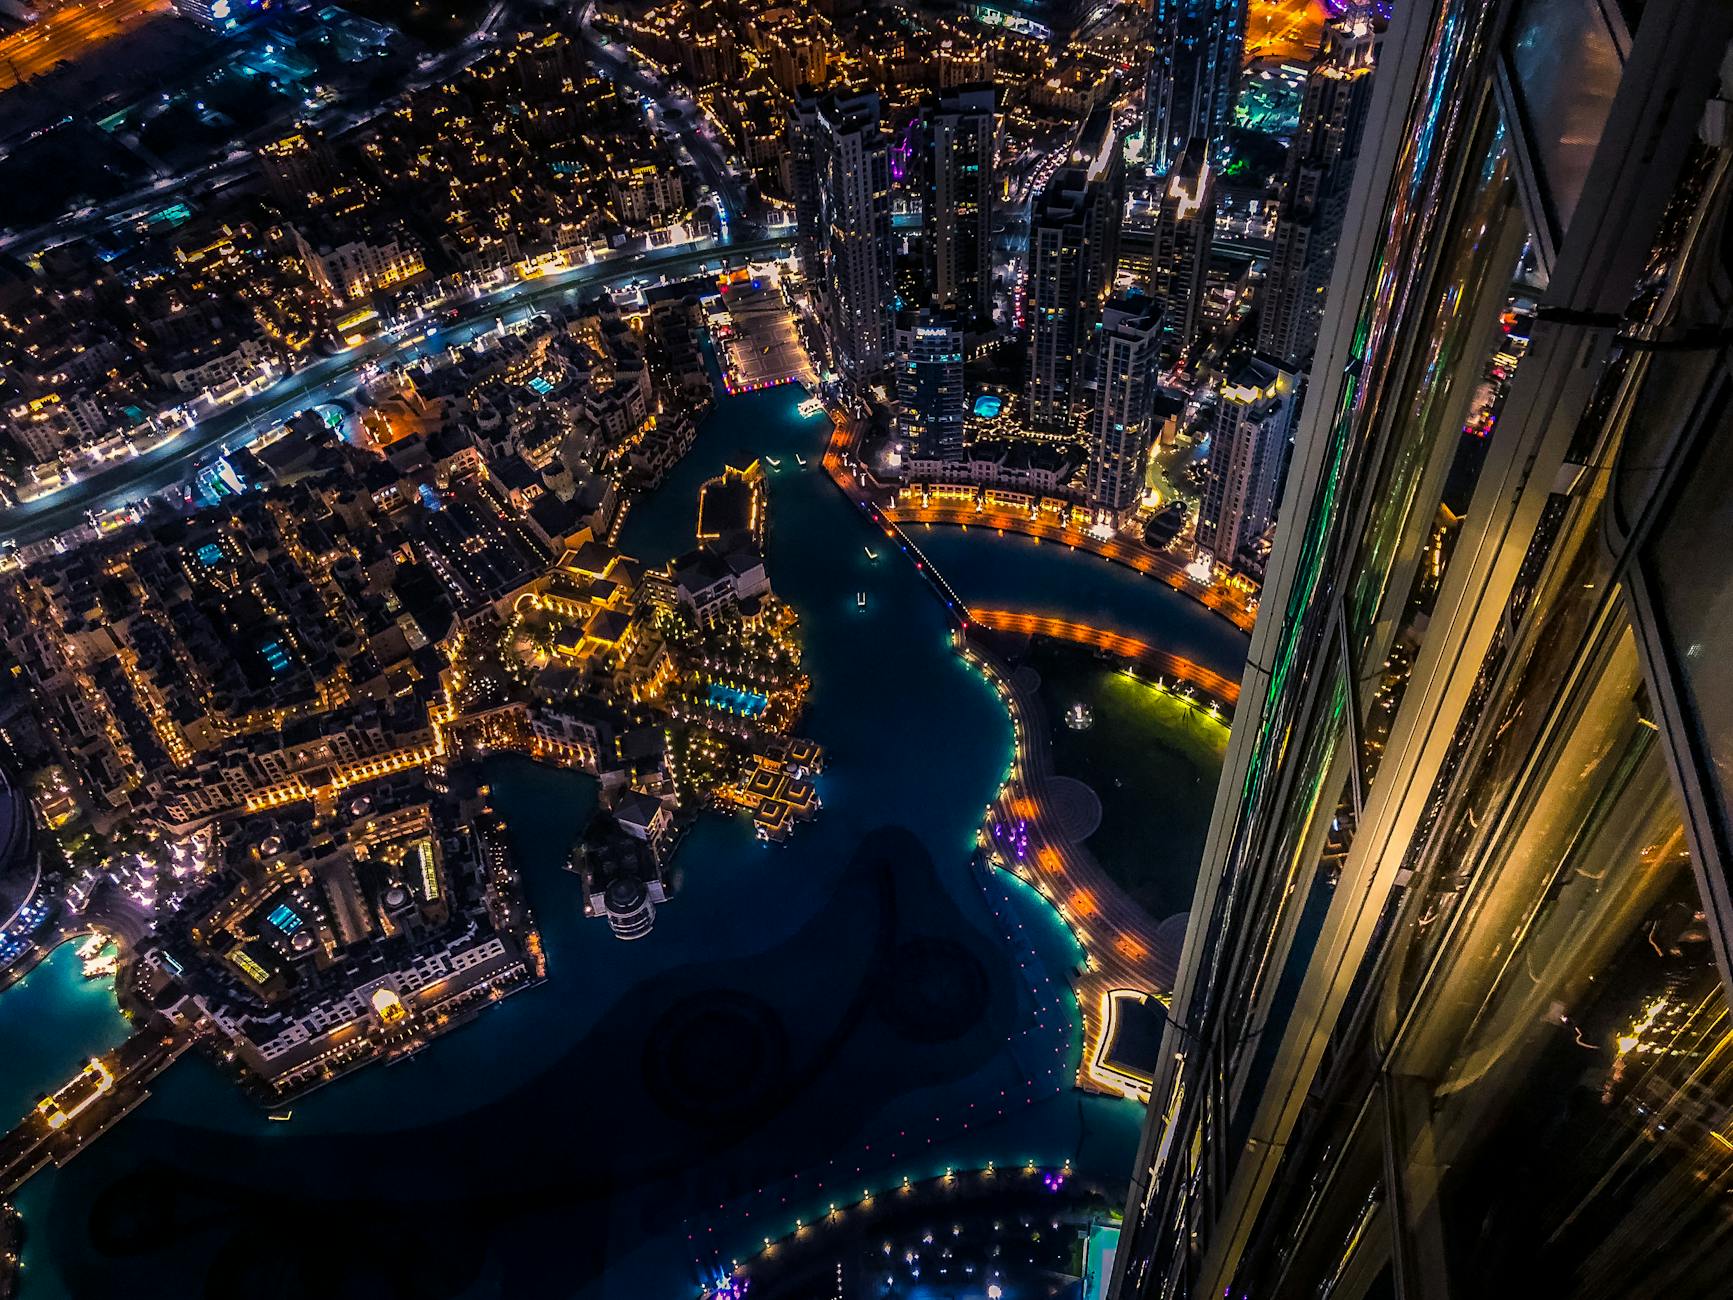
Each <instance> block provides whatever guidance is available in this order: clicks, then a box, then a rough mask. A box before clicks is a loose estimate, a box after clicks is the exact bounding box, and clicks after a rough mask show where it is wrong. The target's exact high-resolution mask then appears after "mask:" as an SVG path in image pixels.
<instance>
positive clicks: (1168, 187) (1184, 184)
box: [1151, 137, 1216, 352]
mask: <svg viewBox="0 0 1733 1300" xmlns="http://www.w3.org/2000/svg"><path fill="white" fill-rule="evenodd" d="M1215 223H1216V189H1215V169H1214V168H1213V167H1212V166H1211V165H1210V161H1209V154H1208V151H1207V149H1206V148H1205V142H1204V140H1203V138H1202V137H1196V138H1194V139H1193V140H1192V142H1191V143H1190V144H1189V145H1187V146H1186V149H1185V152H1184V153H1182V154H1181V155H1180V156H1179V157H1178V158H1177V159H1175V161H1174V163H1173V165H1172V167H1171V168H1170V169H1169V171H1168V173H1167V176H1166V178H1165V179H1164V180H1163V181H1161V183H1160V198H1159V201H1158V206H1157V209H1156V217H1155V259H1154V262H1153V263H1152V266H1151V269H1152V271H1153V272H1154V275H1153V278H1152V281H1151V289H1152V292H1153V293H1154V295H1155V296H1156V297H1157V298H1159V299H1161V303H1162V307H1163V309H1164V311H1165V312H1166V314H1167V328H1168V332H1169V334H1170V336H1171V340H1172V345H1173V347H1174V349H1175V350H1176V351H1178V352H1185V351H1187V350H1188V349H1190V348H1191V346H1192V345H1193V344H1194V343H1196V342H1197V339H1198V334H1199V333H1200V331H1201V330H1202V328H1203V310H1204V285H1205V282H1206V279H1207V277H1208V275H1209V258H1210V247H1211V244H1212V243H1213V242H1214V239H1215Z"/></svg>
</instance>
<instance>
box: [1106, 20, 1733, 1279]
mask: <svg viewBox="0 0 1733 1300" xmlns="http://www.w3.org/2000/svg"><path fill="white" fill-rule="evenodd" d="M1633 24H1634V25H1633ZM1730 36H1733V9H1730V8H1729V7H1728V6H1726V5H1725V4H1724V3H1721V0H1668V3H1665V4H1663V5H1662V6H1661V7H1659V8H1657V7H1656V6H1655V5H1653V4H1650V5H1648V6H1645V7H1644V8H1643V9H1642V10H1641V13H1640V17H1639V16H1638V15H1637V14H1635V13H1634V12H1632V11H1626V10H1622V9H1619V8H1617V7H1607V8H1597V9H1594V10H1593V11H1589V10H1583V11H1577V10H1571V11H1569V12H1568V13H1567V12H1566V11H1564V10H1561V9H1558V8H1556V7H1553V6H1549V5H1546V4H1538V3H1523V4H1517V5H1515V6H1513V7H1512V8H1510V9H1503V8H1499V9H1494V8H1491V7H1488V6H1485V5H1482V4H1480V3H1478V0H1420V2H1419V3H1415V4H1402V5H1397V6H1396V7H1395V15H1394V17H1393V19H1392V22H1391V27H1390V30H1389V32H1388V33H1387V35H1386V38H1385V41H1384V43H1383V46H1382V48H1381V50H1380V55H1379V65H1378V73H1377V76H1376V77H1375V78H1374V80H1373V89H1372V103H1371V107H1370V110H1369V113H1368V117H1367V122H1368V127H1367V132H1366V135H1365V138H1364V140H1363V142H1362V146H1361V152H1360V157H1359V160H1358V163H1357V165H1356V174H1355V178H1354V182H1353V192H1352V196H1351V199H1350V202H1349V206H1348V216H1347V219H1346V221H1345V223H1344V225H1343V230H1342V236H1341V245H1340V250H1339V253H1338V257H1337V261H1336V267H1335V271H1334V273H1333V276H1332V279H1331V287H1330V291H1329V295H1328V305H1327V307H1326V309H1325V315H1324V321H1323V325H1322V328H1321V330H1320V334H1319V339H1318V344H1317V349H1316V354H1315V359H1314V364H1313V366H1312V370H1311V378H1310V381H1309V391H1308V394H1307V398H1306V403H1305V411H1304V413H1303V415H1302V417H1301V419H1300V425H1299V433H1298V436H1297V438H1296V442H1295V449H1294V460H1293V465H1292V468H1291V470H1290V472H1289V476H1288V485H1287V487H1286V489H1285V492H1284V495H1283V500H1282V507H1281V524H1280V528H1279V531H1278V536H1277V540H1276V546H1275V550H1274V552H1273V553H1272V555H1271V557H1270V563H1269V569H1268V573H1267V575H1266V578H1265V581H1264V585H1263V593H1262V599H1261V612H1260V616H1259V620H1258V627H1257V630H1256V632H1255V633H1254V635H1253V639H1252V643H1251V647H1250V655H1249V658H1248V667H1247V669H1246V674H1245V678H1244V681H1243V683H1242V687H1241V691H1240V697H1239V699H1240V703H1239V706H1238V708H1237V710H1236V715H1235V718H1234V725H1233V734H1232V738H1231V740H1230V742H1229V748H1228V752H1227V757H1226V760H1225V765H1224V769H1223V773H1222V780H1221V783H1220V786H1219V788H1218V790H1217V794H1216V801H1215V807H1214V815H1213V820H1212V825H1211V829H1210V833H1209V836H1208V841H1207V846H1206V849H1205V853H1204V858H1203V863H1202V869H1201V875H1200V879H1199V883H1198V887H1197V891H1196V894H1195V896H1194V899H1193V903H1192V907H1191V910H1190V925H1189V929H1188V932H1187V935H1186V940H1185V946H1184V951H1183V954H1182V957H1181V960H1180V964H1179V969H1178V972H1177V974H1176V976H1175V980H1174V987H1173V989H1172V993H1171V1004H1170V1007H1169V1011H1168V1025H1167V1028H1166V1031H1165V1040H1164V1043H1163V1046H1162V1050H1161V1052H1160V1053H1159V1057H1158V1060H1159V1063H1158V1066H1157V1070H1156V1076H1155V1079H1154V1082H1153V1091H1152V1096H1153V1099H1154V1101H1153V1104H1152V1105H1151V1107H1150V1110H1149V1116H1148V1121H1147V1127H1146V1132H1145V1138H1144V1142H1143V1144H1142V1147H1141V1149H1140V1152H1139V1156H1138V1161H1137V1166H1136V1170H1135V1174H1134V1181H1133V1186H1132V1189H1131V1195H1130V1199H1129V1204H1128V1212H1127V1217H1126V1233H1125V1235H1124V1237H1123V1238H1122V1240H1121V1244H1120V1248H1119V1251H1118V1255H1117V1258H1116V1263H1115V1273H1116V1276H1115V1278H1114V1281H1113V1284H1112V1288H1111V1293H1112V1294H1113V1295H1114V1296H1115V1297H1116V1298H1117V1300H1142V1298H1143V1297H1164V1298H1165V1297H1189V1298H1192V1300H1205V1298H1207V1300H1217V1298H1218V1297H1221V1296H1224V1295H1227V1296H1232V1297H1236V1298H1237V1297H1241V1296H1257V1297H1260V1298H1264V1297H1269V1298H1271V1300H1282V1298H1285V1297H1299V1296H1306V1297H1316V1296H1320V1295H1328V1296H1330V1297H1331V1300H1362V1298H1367V1297H1403V1298H1404V1300H1409V1298H1414V1300H1432V1298H1433V1297H1440V1298H1445V1297H1456V1298H1460V1297H1471V1296H1499V1297H1504V1296H1521V1295H1546V1296H1548V1297H1553V1298H1558V1300H1590V1298H1593V1300H1611V1298H1612V1297H1633V1296H1643V1297H1652V1296H1674V1295H1693V1296H1708V1295H1720V1294H1724V1293H1725V1291H1726V1279H1727V1276H1728V1274H1729V1270H1730V1269H1733V1235H1730V1234H1728V1233H1727V1232H1726V1231H1725V1224H1726V1217H1725V1207H1726V1205H1727V1203H1728V1200H1729V1195H1730V1193H1733V1163H1730V1162H1729V1160H1728V1158H1727V1143H1728V1141H1729V1139H1728V1135H1727V1129H1728V1125H1729V1117H1730V1116H1733V1036H1730V1025H1733V1019H1730V1015H1729V1001H1728V998H1729V992H1728V984H1727V978H1726V972H1727V970H1728V969H1729V966H1728V961H1727V958H1728V954H1729V952H1730V951H1733V910H1730V908H1729V903H1728V897H1729V895H1728V886H1727V882H1728V880H1729V878H1730V876H1729V869H1730V867H1733V863H1730V862H1729V848H1728V845H1729V844H1730V843H1733V837H1730V836H1729V829H1730V826H1733V800H1730V799H1729V793H1728V790H1729V787H1728V782H1727V776H1726V774H1727V756H1728V753H1729V741H1728V737H1729V736H1730V735H1733V714H1730V712H1729V707H1728V700H1729V699H1730V698H1733V695H1730V693H1729V689H1728V685H1727V675H1728V672H1729V669H1728V666H1727V665H1728V664H1729V663H1733V654H1730V653H1729V651H1730V650H1733V645H1730V644H1729V642H1730V640H1733V633H1730V630H1729V629H1733V559H1730V558H1729V557H1728V555H1727V553H1726V552H1727V548H1726V547H1725V546H1714V545H1710V544H1706V543H1707V542H1708V539H1712V538H1713V539H1720V538H1725V537H1727V536H1733V518H1730V517H1729V506H1728V503H1729V502H1730V501H1733V416H1730V415H1729V405H1728V402H1727V400H1726V395H1727V393H1728V392H1729V391H1733V390H1730V387H1729V385H1730V384H1733V374H1730V373H1729V370H1728V360H1727V352H1726V347H1725V339H1726V337H1727V336H1728V330H1729V327H1730V324H1733V308H1730V307H1729V306H1728V303H1729V299H1728V297H1727V295H1726V288H1725V286H1726V285H1727V284H1728V283H1729V279H1730V276H1733V257H1730V249H1733V243H1730V242H1729V239H1728V234H1729V231H1728V219H1727V213H1728V199H1729V190H1730V176H1733V171H1730V170H1729V168H1728V166H1727V159H1728V149H1729V146H1730V145H1733V137H1730V133H1729V130H1728V127H1727V121H1728V116H1727V112H1726V105H1727V103H1728V101H1729V100H1730V99H1733V77H1729V78H1728V79H1727V80H1726V81H1723V80H1722V77H1721V75H1720V65H1721V63H1722V60H1723V58H1724V54H1725V51H1726V49H1727V45H1728V40H1729V37H1730ZM1561 50H1568V51H1569V55H1568V59H1567V60H1566V61H1565V62H1563V63H1561V62H1560V61H1559V58H1558V55H1559V52H1560V51H1561ZM1561 75H1562V76H1563V77H1564V78H1565V80H1561V79H1560V77H1561ZM1700 132H1701V134H1700ZM1445 142H1448V145H1446V143H1445ZM1527 316H1532V317H1533V320H1534V324H1533V328H1532V331H1531V332H1530V335H1529V338H1528V342H1527V345H1526V348H1519V347H1514V346H1513V342H1512V339H1511V337H1510V331H1511V329H1512V323H1511V322H1512V321H1513V320H1519V319H1522V318H1524V317H1527ZM1512 357H1516V358H1517V360H1516V361H1515V363H1514V365H1513V364H1512V361H1511V358H1512Z"/></svg>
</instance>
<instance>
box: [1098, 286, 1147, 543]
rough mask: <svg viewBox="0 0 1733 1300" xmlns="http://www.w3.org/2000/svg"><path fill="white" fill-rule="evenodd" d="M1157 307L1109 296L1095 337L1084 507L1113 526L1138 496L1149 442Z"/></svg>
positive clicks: (1134, 300) (1137, 299) (1126, 512)
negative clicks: (1087, 492)
mask: <svg viewBox="0 0 1733 1300" xmlns="http://www.w3.org/2000/svg"><path fill="white" fill-rule="evenodd" d="M1160 359H1161V308H1160V306H1159V305H1158V304H1157V303H1156V302H1154V301H1153V300H1152V299H1149V298H1141V297H1140V298H1115V299H1113V300H1112V301H1110V302H1109V303H1108V304H1107V306H1106V307H1105V308H1104V309H1103V310H1102V313H1101V328H1100V329H1099V330H1098V331H1096V337H1095V376H1094V378H1095V399H1094V402H1093V404H1092V405H1091V408H1090V413H1089V477H1088V490H1089V505H1090V508H1091V509H1092V510H1093V511H1094V512H1095V516H1096V519H1097V520H1098V521H1100V522H1103V523H1108V524H1114V525H1117V524H1118V523H1119V522H1120V521H1122V520H1123V519H1124V518H1125V516H1126V515H1127V514H1128V513H1129V512H1130V511H1131V509H1132V508H1133V507H1134V506H1136V505H1137V502H1138V498H1139V497H1140V496H1141V495H1142V493H1143V472H1144V468H1145V466H1146V465H1147V463H1148V460H1149V447H1150V443H1151V442H1153V441H1154V438H1155V393H1156V371H1157V367H1158V363H1159V361H1160Z"/></svg>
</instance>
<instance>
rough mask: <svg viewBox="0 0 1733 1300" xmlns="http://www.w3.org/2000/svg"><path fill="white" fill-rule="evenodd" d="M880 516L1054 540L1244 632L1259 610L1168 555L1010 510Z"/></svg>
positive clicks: (891, 511)
mask: <svg viewBox="0 0 1733 1300" xmlns="http://www.w3.org/2000/svg"><path fill="white" fill-rule="evenodd" d="M880 509H881V511H882V513H883V514H884V517H885V518H886V519H889V520H891V521H892V522H893V523H898V524H902V525H904V526H908V525H913V524H926V525H944V526H948V527H956V528H962V529H964V530H968V529H976V528H978V529H985V530H987V531H988V532H997V533H1000V534H1004V533H1016V534H1019V535H1021V536H1023V537H1033V538H1035V539H1036V540H1037V541H1042V542H1056V543H1059V544H1060V545H1064V546H1069V547H1072V548H1074V549H1076V550H1080V551H1087V552H1089V553H1090V554H1091V555H1098V556H1100V557H1101V558H1102V559H1104V560H1109V561H1111V562H1112V563H1114V564H1122V565H1124V566H1125V567H1126V568H1128V569H1135V570H1136V571H1137V572H1139V573H1143V574H1147V575H1149V576H1150V577H1152V578H1157V579H1159V580H1160V581H1162V582H1163V583H1165V584H1167V585H1168V586H1169V587H1171V588H1173V589H1174V590H1175V591H1177V592H1180V593H1182V594H1184V595H1187V596H1190V597H1191V598H1192V599H1193V600H1195V601H1197V602H1198V603H1199V604H1200V605H1203V606H1204V607H1205V608H1207V609H1211V610H1213V611H1215V612H1216V613H1217V614H1220V615H1221V616H1222V617H1223V618H1225V619H1227V620H1228V622H1230V623H1232V624H1233V625H1234V626H1235V627H1237V628H1239V629H1240V630H1241V631H1242V632H1249V631H1251V630H1252V625H1253V623H1254V622H1256V620H1257V612H1256V610H1255V609H1253V608H1251V607H1250V606H1248V605H1247V604H1246V603H1245V602H1244V600H1242V599H1241V597H1240V596H1239V594H1238V593H1237V592H1236V591H1234V590H1233V589H1232V588H1230V587H1227V586H1225V585H1223V584H1221V583H1214V584H1206V583H1202V582H1199V581H1198V580H1197V579H1196V578H1194V577H1192V576H1191V574H1190V573H1188V572H1187V571H1186V566H1185V565H1184V564H1183V563H1181V562H1180V560H1179V559H1177V558H1176V557H1175V556H1173V555H1171V554H1169V553H1168V552H1166V551H1155V550H1151V549H1150V548H1149V547H1147V546H1141V545H1137V544H1135V543H1133V542H1130V541H1127V540H1126V539H1124V538H1122V537H1118V536H1114V537H1106V538H1103V537H1097V536H1096V535H1095V534H1093V533H1088V532H1084V531H1082V530H1081V529H1077V528H1071V527H1065V526H1061V525H1059V524H1056V523H1051V522H1049V521H1048V520H1045V519H1031V518H1030V517H1029V516H1028V515H1026V514H1020V513H1018V512H1016V511H1011V510H973V509H970V508H969V507H966V506H959V505H928V506H911V505H892V506H882V507H880Z"/></svg>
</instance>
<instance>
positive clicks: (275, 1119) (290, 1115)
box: [266, 1110, 295, 1124]
mask: <svg viewBox="0 0 1733 1300" xmlns="http://www.w3.org/2000/svg"><path fill="white" fill-rule="evenodd" d="M266 1118H268V1119H269V1120H270V1121H271V1123H273V1124H287V1123H288V1122H289V1121H290V1120H292V1119H294V1118H295V1112H294V1111H292V1110H274V1111H272V1112H271V1113H270V1115H268V1116H267V1117H266Z"/></svg>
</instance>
